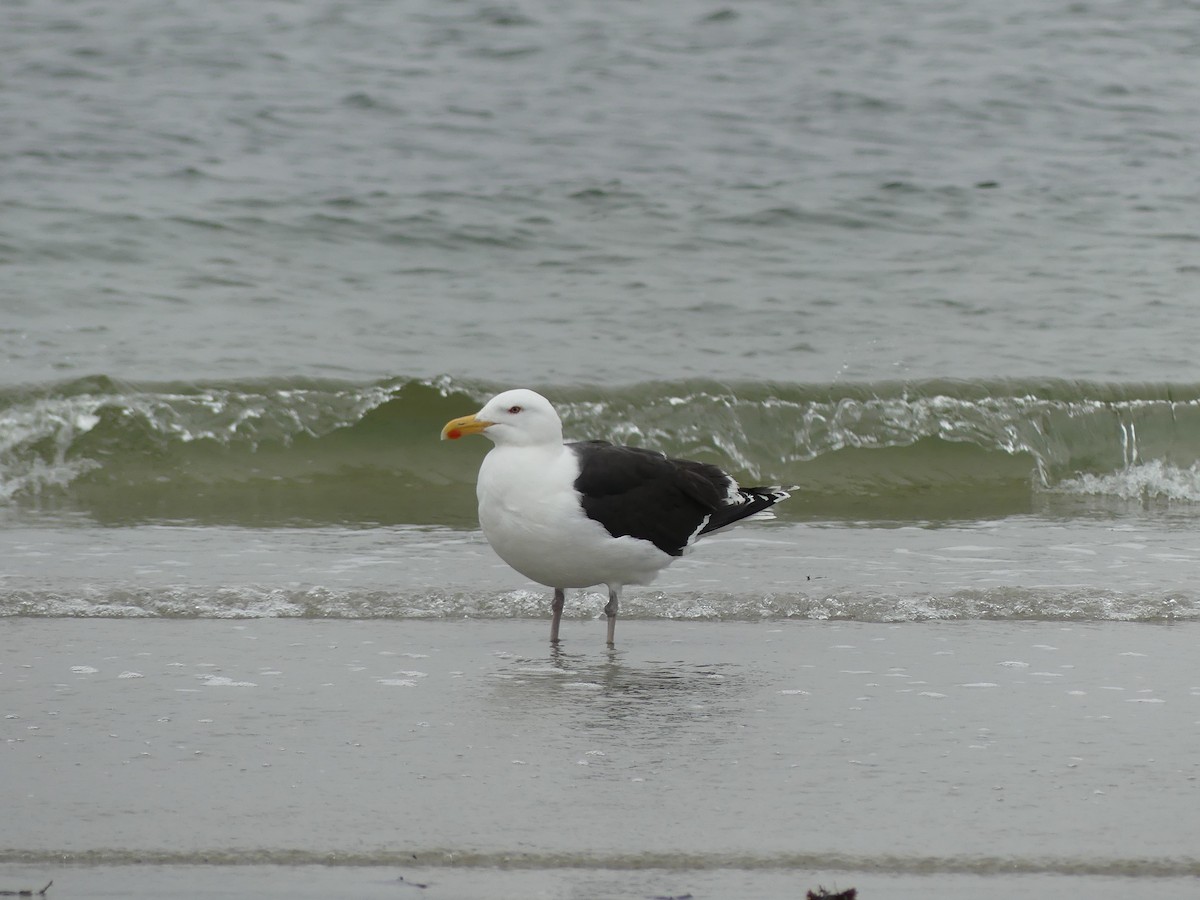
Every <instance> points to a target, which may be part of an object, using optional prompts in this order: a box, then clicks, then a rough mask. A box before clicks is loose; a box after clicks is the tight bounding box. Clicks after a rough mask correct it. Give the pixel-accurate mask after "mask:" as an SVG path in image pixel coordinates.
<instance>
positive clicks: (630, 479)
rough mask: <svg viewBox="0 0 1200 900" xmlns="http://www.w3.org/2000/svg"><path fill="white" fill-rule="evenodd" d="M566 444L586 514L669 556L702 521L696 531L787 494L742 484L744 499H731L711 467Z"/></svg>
mask: <svg viewBox="0 0 1200 900" xmlns="http://www.w3.org/2000/svg"><path fill="white" fill-rule="evenodd" d="M567 446H569V447H571V449H572V450H574V451H575V453H576V455H577V456H578V457H579V468H580V472H579V477H578V478H577V479H576V480H575V490H577V491H579V493H580V494H581V495H582V500H581V502H582V504H583V509H584V512H586V513H587V514H588V516H589V517H590V518H592V519H595V520H596V521H597V522H599V523H600V524H601V525H603V526H604V527H605V529H606V530H607V531H608V533H609V534H611V535H612V536H613V537H624V536H627V535H628V536H630V537H635V538H640V539H641V540H644V541H649V542H651V543H652V544H654V546H655V547H657V548H658V549H659V550H661V551H662V552H663V553H667V554H669V555H671V556H680V555H682V553H683V550H684V548H685V547H686V546H687V543H688V540H689V539H690V538H691V537H692V536H693V535H694V534H696V533H697V529H699V528H700V526H701V525H702V524H704V528H703V530H702V531H700V532H699V533H700V534H708V533H709V532H712V531H716V530H717V529H718V528H724V527H725V526H727V525H732V524H733V523H734V522H736V521H738V520H739V519H743V518H745V517H746V516H750V515H754V513H756V512H761V511H762V510H764V509H766V508H767V507H769V506H771V505H772V504H774V503H777V502H778V501H779V500H781V499H783V497H786V496H787V495H786V494H782V495H779V494H778V493H772V492H770V491H769V490H768V489H766V488H742V489H740V491H739V492H740V493H741V495H742V498H743V501H742V502H741V503H737V502H734V503H730V502H729V499H728V498H729V487H730V485H731V484H732V479H731V478H730V477H729V476H728V475H726V474H725V473H724V472H722V471H721V470H720V469H719V468H717V467H716V466H714V465H710V464H708V463H701V462H694V461H693V460H688V459H669V458H667V457H666V456H664V455H663V454H661V453H658V452H655V451H653V450H644V449H642V448H640V447H621V446H617V445H615V444H610V443H609V442H608V441H580V442H578V443H574V444H568V445H567ZM706 516H707V517H709V519H708V522H707V523H705V522H704V519H705V517H706Z"/></svg>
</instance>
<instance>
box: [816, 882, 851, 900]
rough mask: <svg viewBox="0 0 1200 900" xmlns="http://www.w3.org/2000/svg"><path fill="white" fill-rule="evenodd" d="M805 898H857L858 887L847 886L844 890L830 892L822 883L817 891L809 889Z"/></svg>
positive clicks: (823, 899) (846, 899)
mask: <svg viewBox="0 0 1200 900" xmlns="http://www.w3.org/2000/svg"><path fill="white" fill-rule="evenodd" d="M804 896H805V900H855V898H856V897H857V896H858V888H846V889H845V890H844V891H837V892H836V893H832V894H831V893H830V892H829V891H827V890H825V888H823V887H821V886H820V885H818V886H817V889H816V890H815V891H809V892H808V893H807V894H805V895H804Z"/></svg>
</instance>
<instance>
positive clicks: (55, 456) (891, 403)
mask: <svg viewBox="0 0 1200 900" xmlns="http://www.w3.org/2000/svg"><path fill="white" fill-rule="evenodd" d="M503 387H505V385H495V384H486V383H482V382H470V381H456V380H454V379H452V378H450V377H443V378H440V379H426V380H416V379H406V378H394V379H388V380H384V381H379V382H375V383H369V384H354V383H347V382H338V381H319V380H294V381H288V380H261V381H253V380H250V381H244V382H236V383H214V384H190V383H179V384H133V383H128V382H122V381H117V380H115V379H111V378H106V377H103V376H97V377H92V378H86V379H81V380H75V381H69V382H63V383H55V384H45V385H34V386H28V387H24V388H9V389H6V390H5V391H3V392H0V506H7V507H10V508H13V509H19V510H31V511H41V512H45V511H49V512H55V513H81V514H85V515H87V516H89V517H91V518H93V519H94V520H96V521H99V522H116V523H127V522H146V521H151V522H152V521H193V522H205V523H228V524H245V525H268V524H269V525H274V524H321V523H331V522H333V523H356V522H361V523H368V524H380V523H382V524H401V523H409V524H435V525H449V526H451V527H471V526H472V525H473V524H474V491H473V485H474V478H475V472H476V469H477V467H478V463H479V459H480V458H481V456H482V455H483V453H484V451H485V449H486V442H484V441H479V442H464V443H463V444H460V445H455V446H453V447H446V446H442V445H439V442H438V431H439V429H440V427H441V425H442V424H443V423H444V422H445V421H446V420H448V419H449V418H452V417H454V416H457V415H461V414H463V413H465V412H470V411H472V410H474V409H476V408H478V406H479V404H480V403H481V402H482V401H483V400H484V399H486V398H487V397H488V396H490V395H491V394H492V393H494V392H495V391H497V390H500V389H502V388H503ZM544 390H545V392H546V393H547V394H548V395H550V396H551V398H552V399H553V400H554V401H555V402H556V404H557V405H558V407H559V409H560V412H561V413H562V415H563V419H564V422H565V426H566V430H567V433H568V435H569V436H571V437H575V438H594V437H606V438H610V439H613V440H617V441H621V442H625V443H631V444H639V445H643V446H652V447H655V448H657V449H661V450H663V451H665V452H667V453H669V454H672V455H678V456H687V457H692V458H698V459H703V460H708V461H711V462H714V463H717V464H718V465H721V466H723V467H726V468H727V469H729V470H730V471H731V472H732V473H734V474H735V475H736V476H737V477H738V478H739V480H741V481H743V482H745V483H754V482H764V483H787V484H796V485H799V486H800V490H799V491H798V492H797V495H796V496H797V499H798V500H799V502H793V503H791V504H789V505H788V507H787V508H786V509H784V510H782V511H781V514H782V515H783V517H785V518H792V519H804V518H808V519H880V520H892V519H894V520H938V519H954V518H980V517H988V516H1003V515H1009V514H1016V513H1022V512H1029V511H1035V510H1037V509H1038V508H1039V504H1044V503H1054V502H1056V498H1069V499H1070V500H1071V501H1072V502H1081V501H1097V502H1100V503H1101V504H1109V505H1112V504H1118V505H1120V504H1126V505H1127V504H1134V505H1137V506H1139V507H1145V506H1152V507H1153V506H1164V507H1171V508H1173V509H1184V510H1190V509H1191V508H1192V507H1194V506H1195V505H1196V504H1197V503H1198V501H1200V384H1198V385H1175V384H1103V383H1084V382H1073V381H1072V382H1068V381H1053V380H1047V381H1033V380H1028V381H1017V380H1013V381H922V382H903V383H902V382H895V383H893V382H885V383H872V384H849V385H847V384H823V385H799V384H792V385H788V384H769V383H739V384H721V383H718V382H709V381H686V382H652V383H641V384H635V385H630V386H626V387H621V388H599V387H589V386H575V387H569V388H565V389H564V388H557V389H544Z"/></svg>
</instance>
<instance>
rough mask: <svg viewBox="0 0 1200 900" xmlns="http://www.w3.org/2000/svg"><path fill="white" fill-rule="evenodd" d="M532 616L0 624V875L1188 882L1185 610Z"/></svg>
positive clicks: (140, 891) (859, 883)
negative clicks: (616, 626) (903, 618)
mask: <svg viewBox="0 0 1200 900" xmlns="http://www.w3.org/2000/svg"><path fill="white" fill-rule="evenodd" d="M543 624H544V623H542V622H539V621H530V620H515V621H469V620H468V621H457V622H445V621H418V622H411V621H408V622H405V621H378V620H371V621H331V620H316V621H297V620H281V619H265V620H250V621H246V620H242V621H237V620H234V621H217V620H186V621H162V620H156V621H155V620H151V621H146V620H92V621H88V620H80V619H58V620H54V619H49V620H47V619H37V620H34V619H11V618H10V619H7V620H5V622H4V629H3V632H0V634H2V641H3V644H2V647H3V655H2V656H0V661H2V662H0V673H2V675H0V677H2V679H3V684H4V694H3V710H2V715H3V718H2V719H0V725H2V727H3V739H4V751H5V764H4V769H5V772H6V773H10V776H9V777H6V778H5V779H4V788H3V805H4V808H5V810H6V812H7V815H6V816H5V817H4V819H3V822H2V824H0V846H3V847H4V848H5V850H4V853H3V856H2V857H0V861H2V862H3V866H2V867H0V889H21V888H34V889H36V888H40V887H41V886H42V885H43V884H45V882H46V881H48V880H49V879H51V878H53V879H54V886H53V888H52V889H51V890H52V892H53V893H52V894H51V896H54V897H58V898H62V897H85V896H86V897H103V896H124V897H142V896H145V897H150V896H163V895H172V896H195V897H204V896H213V897H216V896H227V895H229V894H232V893H236V894H237V895H238V896H246V897H264V898H265V897H309V896H312V897H317V896H357V897H374V896H380V897H382V896H388V897H394V896H407V895H409V893H411V894H412V895H413V896H429V897H436V896H443V897H463V898H472V897H488V898H499V897H514V898H517V897H580V896H587V897H609V896H611V897H622V898H624V897H629V898H635V897H650V896H683V895H686V894H692V895H693V896H695V897H730V898H732V897H741V898H745V897H762V898H780V900H783V898H791V897H795V896H800V895H802V893H803V890H807V889H809V888H813V887H815V886H816V885H818V884H823V885H826V886H827V887H832V886H833V885H835V884H837V885H840V886H842V887H846V886H855V887H858V888H859V890H860V896H861V897H865V898H871V897H889V898H890V897H910V896H911V897H946V898H949V897H961V896H972V897H992V896H995V897H1000V896H1010V895H1011V894H1012V893H1018V892H1020V891H1030V892H1033V893H1036V892H1037V891H1039V890H1047V891H1049V890H1052V889H1053V890H1054V891H1055V892H1058V893H1060V894H1070V895H1074V896H1088V897H1101V898H1103V897H1113V898H1116V897H1118V896H1122V897H1123V896H1128V891H1129V890H1130V888H1131V886H1132V885H1134V884H1142V885H1144V887H1145V889H1146V890H1151V889H1152V890H1153V892H1154V895H1155V896H1156V897H1175V896H1178V897H1184V896H1190V894H1191V892H1193V891H1194V889H1195V880H1194V879H1195V877H1196V876H1197V875H1198V874H1200V857H1198V856H1197V854H1196V853H1195V845H1194V829H1191V828H1189V827H1184V826H1181V823H1187V822H1190V821H1192V820H1193V818H1194V815H1195V809H1196V808H1197V800H1198V796H1197V791H1198V785H1197V779H1196V776H1197V774H1198V772H1197V769H1198V765H1200V764H1198V763H1197V762H1196V760H1197V759H1200V753H1198V752H1197V751H1198V750H1200V680H1198V679H1197V678H1196V677H1195V675H1194V671H1193V670H1192V667H1191V664H1190V659H1191V655H1190V648H1191V647H1192V646H1194V642H1195V626H1194V625H1193V624H1190V623H1184V624H1176V625H1147V624H1129V623H1079V624H1075V623H1064V622H1054V623H1028V622H1025V623H990V622H980V621H976V622H970V623H928V624H915V623H904V624H898V625H888V624H863V623H828V622H791V621H766V622H762V623H759V624H749V623H730V622H722V623H679V622H661V621H630V622H628V623H626V626H627V628H626V631H625V634H624V636H623V643H622V645H621V646H620V647H619V648H618V649H617V650H616V651H615V652H612V653H610V652H608V651H606V650H605V649H604V648H603V647H601V646H599V631H597V633H596V634H592V633H591V631H593V630H596V629H587V630H585V629H584V626H585V625H586V624H589V623H576V626H575V628H576V629H577V632H576V633H575V634H573V636H572V639H571V640H569V641H567V642H564V644H563V645H562V648H561V650H559V651H557V652H551V650H550V649H549V647H548V645H547V644H545V642H544V634H543V631H544V628H543ZM401 878H402V879H404V880H403V881H400V880H399V879H401ZM419 884H425V885H428V886H427V887H426V888H420V887H418V886H417V885H419ZM183 885H186V888H184V887H183ZM398 892H399V893H398ZM964 892H965V893H964Z"/></svg>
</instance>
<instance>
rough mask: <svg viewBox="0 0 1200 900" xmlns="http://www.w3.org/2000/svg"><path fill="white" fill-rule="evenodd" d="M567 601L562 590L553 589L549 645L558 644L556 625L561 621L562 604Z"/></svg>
mask: <svg viewBox="0 0 1200 900" xmlns="http://www.w3.org/2000/svg"><path fill="white" fill-rule="evenodd" d="M566 599H567V595H566V592H565V591H564V590H563V589H562V588H555V589H554V602H553V603H551V604H550V612H551V613H553V617H552V618H551V619H550V643H552V644H557V643H558V623H559V621H560V620H561V619H562V610H563V602H564V601H565V600H566Z"/></svg>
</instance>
